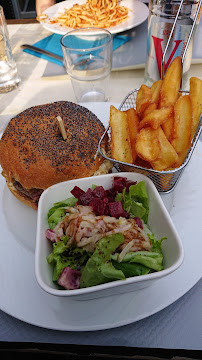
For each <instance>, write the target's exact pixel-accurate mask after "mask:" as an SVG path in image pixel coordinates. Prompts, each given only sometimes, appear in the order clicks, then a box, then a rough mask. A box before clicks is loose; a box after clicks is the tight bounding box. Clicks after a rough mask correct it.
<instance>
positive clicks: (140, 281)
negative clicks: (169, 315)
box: [35, 172, 184, 300]
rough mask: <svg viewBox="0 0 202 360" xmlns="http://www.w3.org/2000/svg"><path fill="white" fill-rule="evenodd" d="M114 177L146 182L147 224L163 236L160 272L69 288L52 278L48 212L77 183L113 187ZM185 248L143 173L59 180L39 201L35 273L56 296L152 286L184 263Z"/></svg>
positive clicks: (87, 295) (111, 292) (102, 293)
mask: <svg viewBox="0 0 202 360" xmlns="http://www.w3.org/2000/svg"><path fill="white" fill-rule="evenodd" d="M115 177H122V178H125V179H127V180H128V181H132V182H137V183H140V182H143V183H144V186H145V189H146V192H147V195H148V209H149V211H148V221H147V225H148V228H149V229H150V231H151V233H152V234H154V235H155V238H156V239H159V240H160V239H163V241H162V245H161V248H162V254H163V266H162V269H160V271H155V272H154V271H151V272H149V273H146V274H144V275H139V276H130V277H127V278H125V279H118V280H113V281H109V282H105V283H101V284H98V285H94V284H93V283H92V284H91V285H90V286H88V287H82V288H76V289H74V290H67V289H65V288H61V287H60V286H58V284H57V283H56V282H54V281H53V265H52V264H51V263H48V262H47V258H48V257H49V256H50V254H51V252H52V248H53V245H52V244H51V241H50V240H49V239H47V232H46V231H47V229H48V228H49V223H48V213H49V210H50V209H51V208H52V207H53V206H54V204H55V203H58V202H62V201H63V200H64V199H67V198H70V197H71V196H72V193H71V191H72V189H73V188H74V187H75V186H76V187H79V188H80V189H82V190H84V191H87V190H88V189H89V188H92V186H94V187H95V186H102V187H103V188H104V189H105V190H107V189H110V188H111V187H112V184H113V182H114V178H115ZM183 258H184V251H183V246H182V242H181V239H180V237H179V235H178V233H177V230H176V228H175V226H174V224H173V222H172V219H171V217H170V215H169V213H168V211H167V209H166V208H165V205H164V203H163V201H162V199H161V197H160V195H159V193H158V191H157V189H156V187H155V186H154V184H153V182H152V181H151V180H150V179H149V178H148V177H146V176H144V175H143V174H138V173H131V172H122V173H111V174H107V175H100V176H93V177H88V178H81V179H76V180H70V181H66V182H62V183H58V184H56V185H53V186H51V187H49V188H48V189H46V190H45V191H44V192H43V193H42V195H41V197H40V200H39V206H38V215H37V235H36V250H35V275H36V279H37V282H38V284H39V286H40V287H41V288H42V289H43V290H44V291H46V292H47V293H49V294H51V295H55V296H59V297H60V296H63V297H71V298H73V299H74V300H90V299H94V298H99V297H104V296H110V295H116V294H121V293H126V292H131V291H139V290H140V289H142V288H144V287H147V286H151V285H152V284H153V283H154V282H156V281H158V280H160V279H162V278H163V277H165V276H169V275H170V274H171V273H172V272H174V271H176V270H177V269H178V268H179V267H180V266H181V264H182V262H183Z"/></svg>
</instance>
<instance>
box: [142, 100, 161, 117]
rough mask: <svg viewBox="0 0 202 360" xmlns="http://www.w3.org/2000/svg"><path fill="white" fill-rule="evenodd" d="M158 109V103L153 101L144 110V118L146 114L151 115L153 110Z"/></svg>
mask: <svg viewBox="0 0 202 360" xmlns="http://www.w3.org/2000/svg"><path fill="white" fill-rule="evenodd" d="M156 109H157V103H152V104H150V105H149V106H148V107H147V108H146V109H145V111H144V112H143V115H142V118H144V117H145V116H147V115H149V114H150V113H151V112H152V111H154V110H156Z"/></svg>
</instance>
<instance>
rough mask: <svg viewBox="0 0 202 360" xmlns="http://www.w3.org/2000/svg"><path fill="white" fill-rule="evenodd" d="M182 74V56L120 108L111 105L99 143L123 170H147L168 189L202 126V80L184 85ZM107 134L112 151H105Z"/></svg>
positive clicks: (186, 160)
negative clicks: (184, 87)
mask: <svg viewBox="0 0 202 360" xmlns="http://www.w3.org/2000/svg"><path fill="white" fill-rule="evenodd" d="M181 80H182V63H181V58H180V57H176V58H175V59H174V60H173V61H172V63H171V64H170V66H169V68H168V69H167V71H166V74H165V76H164V78H163V80H158V81H156V82H154V83H153V85H152V86H151V87H148V86H146V85H144V84H143V85H142V86H141V87H140V88H139V89H135V90H133V91H131V92H130V93H129V94H128V95H127V96H126V97H125V99H124V100H123V101H122V103H121V105H120V107H119V109H116V108H115V107H114V106H111V107H110V119H109V126H108V127H107V129H106V130H105V133H104V134H103V136H102V137H101V139H100V142H99V147H98V150H99V153H100V154H101V155H102V156H103V157H104V158H106V159H108V160H110V161H112V162H113V163H114V166H115V168H116V169H117V170H120V171H133V172H138V173H142V174H144V175H146V176H148V177H149V178H150V179H151V180H152V181H153V183H154V184H155V186H156V188H157V190H158V191H159V192H163V193H168V192H170V191H172V190H173V189H174V188H175V186H176V185H177V183H178V181H179V179H180V176H181V175H182V172H183V170H184V168H185V166H186V165H187V164H188V162H189V160H190V158H191V156H192V153H193V151H194V148H195V146H196V143H197V141H198V139H199V136H200V133H201V130H202V117H201V110H202V80H200V79H199V78H196V77H192V78H190V90H189V92H184V91H182V90H180V85H181ZM106 134H107V135H108V136H109V145H110V153H109V154H103V153H102V151H101V144H102V141H103V139H104V137H105V135H106Z"/></svg>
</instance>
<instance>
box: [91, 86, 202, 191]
mask: <svg viewBox="0 0 202 360" xmlns="http://www.w3.org/2000/svg"><path fill="white" fill-rule="evenodd" d="M138 90H139V89H135V90H133V91H131V92H130V93H129V94H128V95H127V96H126V97H125V98H124V100H123V101H122V103H121V104H120V106H119V110H121V111H125V110H127V109H130V108H135V106H136V96H137V92H138ZM185 93H187V92H183V91H182V94H185ZM201 130H202V116H201V118H200V121H199V124H198V127H197V129H196V132H195V135H194V137H193V139H192V142H191V146H190V148H189V150H188V151H187V155H186V157H185V159H184V162H183V164H182V165H181V166H180V167H178V168H176V169H173V170H168V171H157V170H153V169H148V168H144V167H142V166H138V165H134V164H127V163H124V162H121V161H117V160H115V159H112V158H110V155H109V154H105V153H103V150H102V149H103V148H104V146H103V145H104V144H103V141H104V140H105V137H106V136H108V138H109V147H110V140H111V131H110V126H108V127H107V128H106V130H105V132H104V133H103V135H102V137H101V139H100V141H99V144H98V151H99V153H100V155H101V156H102V157H104V158H105V159H107V160H109V161H111V162H112V163H113V164H114V167H115V168H116V170H117V171H129V172H131V171H132V172H137V173H140V174H144V175H146V176H147V177H149V178H150V179H151V180H152V181H153V183H154V185H155V186H156V188H157V190H158V191H159V192H160V193H169V192H171V191H172V190H173V189H174V188H175V186H176V185H177V183H178V181H179V179H180V177H181V175H182V172H183V170H184V169H185V167H186V165H187V164H188V162H189V160H190V159H191V156H192V154H193V151H194V148H195V146H196V144H197V141H198V139H199V137H200V133H201Z"/></svg>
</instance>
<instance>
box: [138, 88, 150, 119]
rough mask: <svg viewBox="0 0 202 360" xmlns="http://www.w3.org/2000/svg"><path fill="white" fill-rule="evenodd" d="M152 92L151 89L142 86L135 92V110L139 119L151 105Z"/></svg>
mask: <svg viewBox="0 0 202 360" xmlns="http://www.w3.org/2000/svg"><path fill="white" fill-rule="evenodd" d="M151 97H152V92H151V88H149V87H148V86H146V85H144V84H143V85H142V86H141V87H140V89H139V90H138V92H137V98H136V110H137V114H138V115H139V116H140V117H141V116H142V114H143V112H144V111H145V109H146V108H147V107H148V106H149V104H150V103H151Z"/></svg>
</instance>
